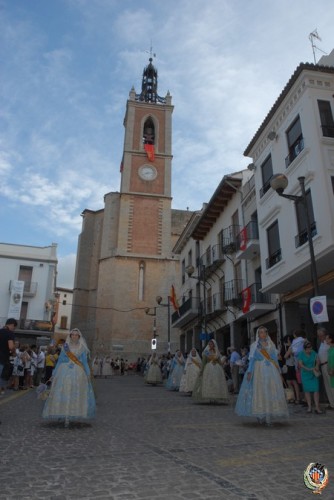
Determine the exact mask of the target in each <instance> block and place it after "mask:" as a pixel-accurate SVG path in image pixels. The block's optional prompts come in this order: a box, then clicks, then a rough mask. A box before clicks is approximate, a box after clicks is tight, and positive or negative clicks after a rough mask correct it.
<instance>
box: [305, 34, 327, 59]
mask: <svg viewBox="0 0 334 500" xmlns="http://www.w3.org/2000/svg"><path fill="white" fill-rule="evenodd" d="M308 39H309V40H310V42H311V45H312V51H313V59H314V64H317V60H316V56H315V51H316V50H319V51H320V52H322V53H323V54H325V55H326V52H325V51H324V50H322V49H320V48H319V47H317V46H316V44H315V40H319V42H321V41H322V40H321V38H320V36H319V34H318V31H317V28H316V29H315V30H313V31H312V33H310V34H309V36H308Z"/></svg>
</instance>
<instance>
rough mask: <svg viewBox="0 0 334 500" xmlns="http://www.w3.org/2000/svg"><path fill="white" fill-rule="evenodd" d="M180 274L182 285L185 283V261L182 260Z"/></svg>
mask: <svg viewBox="0 0 334 500" xmlns="http://www.w3.org/2000/svg"><path fill="white" fill-rule="evenodd" d="M181 273H182V284H184V283H185V281H186V261H185V260H184V259H183V260H182V269H181Z"/></svg>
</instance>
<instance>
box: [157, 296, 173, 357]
mask: <svg viewBox="0 0 334 500" xmlns="http://www.w3.org/2000/svg"><path fill="white" fill-rule="evenodd" d="M155 300H156V301H157V304H158V306H161V307H167V315H168V319H167V343H168V352H169V353H170V296H169V295H168V297H167V304H163V302H162V297H161V296H160V295H157V296H156V298H155Z"/></svg>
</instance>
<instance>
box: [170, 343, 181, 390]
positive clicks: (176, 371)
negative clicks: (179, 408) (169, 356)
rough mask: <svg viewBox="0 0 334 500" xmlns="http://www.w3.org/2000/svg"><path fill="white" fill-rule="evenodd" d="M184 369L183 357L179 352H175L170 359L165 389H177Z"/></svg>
mask: <svg viewBox="0 0 334 500" xmlns="http://www.w3.org/2000/svg"><path fill="white" fill-rule="evenodd" d="M183 370H184V357H183V354H182V353H181V352H177V353H176V354H175V356H174V358H173V360H172V364H171V367H170V371H169V376H168V379H167V382H166V389H168V390H169V391H178V390H179V388H180V383H181V378H182V375H183Z"/></svg>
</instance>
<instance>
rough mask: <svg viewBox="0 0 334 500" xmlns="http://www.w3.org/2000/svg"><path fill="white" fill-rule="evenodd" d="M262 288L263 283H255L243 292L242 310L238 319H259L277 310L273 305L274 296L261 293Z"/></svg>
mask: <svg viewBox="0 0 334 500" xmlns="http://www.w3.org/2000/svg"><path fill="white" fill-rule="evenodd" d="M261 286H262V285H261V283H253V284H252V285H250V286H249V287H247V288H246V289H244V290H243V291H242V292H241V300H242V308H241V310H240V312H239V314H238V319H239V318H257V317H258V316H261V315H262V314H266V313H267V312H270V311H273V310H274V309H275V308H276V305H275V304H273V303H272V295H271V294H270V293H262V292H260V289H261ZM245 292H246V293H245Z"/></svg>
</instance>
